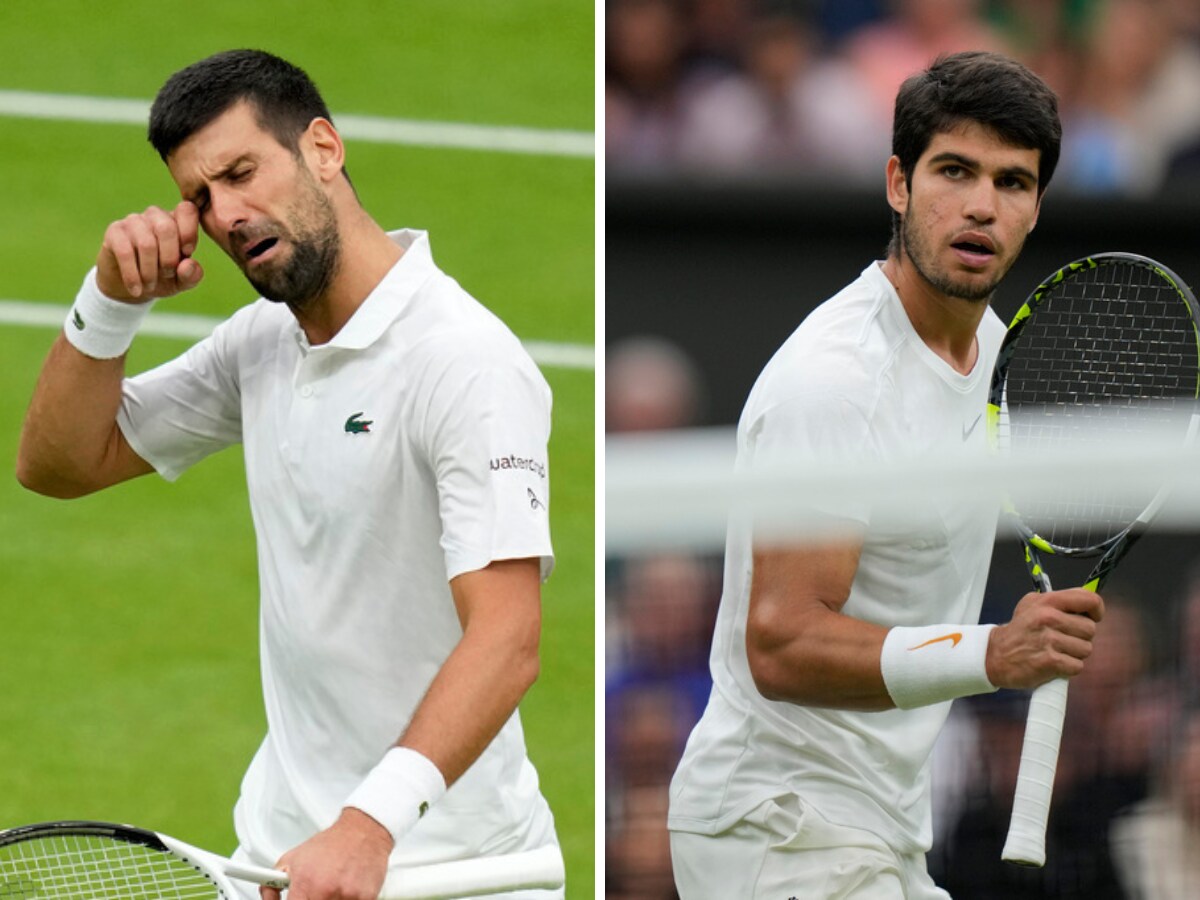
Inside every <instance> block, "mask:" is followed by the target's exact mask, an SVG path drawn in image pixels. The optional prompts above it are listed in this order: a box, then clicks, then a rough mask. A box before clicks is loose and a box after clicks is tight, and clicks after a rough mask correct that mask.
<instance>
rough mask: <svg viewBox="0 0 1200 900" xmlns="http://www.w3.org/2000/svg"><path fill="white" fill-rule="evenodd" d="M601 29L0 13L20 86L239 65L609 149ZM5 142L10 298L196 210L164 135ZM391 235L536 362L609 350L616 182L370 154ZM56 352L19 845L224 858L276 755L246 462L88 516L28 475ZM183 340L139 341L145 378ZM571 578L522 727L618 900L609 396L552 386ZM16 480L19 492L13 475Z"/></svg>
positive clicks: (8, 629) (28, 504)
mask: <svg viewBox="0 0 1200 900" xmlns="http://www.w3.org/2000/svg"><path fill="white" fill-rule="evenodd" d="M592 18H593V7H592V6H591V5H582V4H577V3H574V2H569V3H561V2H551V0H535V2H521V3H517V2H515V0H514V2H500V0H475V2H470V3H457V4H447V3H442V2H431V0H427V2H407V3H403V4H401V3H395V2H390V0H389V2H384V0H349V2H345V3H340V4H329V3H326V2H320V3H317V2H305V3H299V2H291V3H286V2H278V3H254V4H248V3H245V2H237V3H233V2H228V0H208V2H206V3H205V4H202V5H197V6H184V7H178V8H168V7H165V6H163V4H161V2H156V3H149V2H145V0H131V2H126V3H122V4H119V5H117V6H115V7H114V6H112V5H111V4H110V5H104V4H95V3H92V2H84V0H71V2H68V0H46V2H41V3H37V4H35V3H30V2H23V0H14V2H11V3H5V4H2V5H0V54H2V58H4V60H5V64H4V66H3V67H0V89H21V90H38V91H57V92H71V93H87V94H95V95H104V96H125V97H139V98H147V99H148V98H149V97H150V96H151V95H152V94H153V93H154V91H155V90H156V89H157V87H158V85H159V83H160V82H161V80H162V79H163V78H164V77H165V76H166V75H168V74H169V73H170V72H171V71H173V70H174V69H176V68H178V67H180V66H182V65H186V64H187V63H188V62H191V61H193V60H194V59H196V58H199V57H200V56H202V55H204V54H205V53H207V52H209V51H211V50H215V49H219V48H222V47H232V46H263V47H266V48H267V49H272V50H275V51H276V52H279V53H281V54H283V55H285V56H289V57H291V58H293V59H294V60H295V61H296V62H298V63H300V64H301V65H303V66H305V67H306V68H307V69H308V70H309V71H310V73H311V74H313V75H314V77H315V78H316V80H317V81H318V83H319V84H320V85H322V87H323V88H324V90H325V93H326V96H327V99H328V100H329V102H330V105H331V107H332V108H333V109H334V112H335V114H336V113H337V112H338V111H342V112H355V113H368V114H377V115H396V116H406V117H413V118H428V119H436V120H443V121H460V122H477V123H496V124H504V125H521V126H532V127H550V128H572V129H586V130H590V129H591V127H592V121H593V113H592V106H593V89H592V72H593V65H592V46H593V25H592ZM3 124H4V126H5V127H4V128H3V129H0V191H2V192H3V194H4V197H5V203H4V204H3V205H2V206H0V298H12V299H26V300H39V301H49V302H55V303H65V302H67V301H68V300H69V299H70V298H71V297H72V296H73V295H74V293H75V291H76V289H77V287H78V284H79V281H80V278H81V277H82V275H83V273H84V272H85V271H86V269H87V267H88V266H89V265H91V263H92V261H93V259H94V257H95V254H96V250H97V248H98V246H99V241H100V238H101V235H102V233H103V230H104V227H105V226H106V225H107V223H108V222H109V221H111V220H112V219H115V218H117V217H120V216H122V215H124V214H126V213H127V212H130V211H135V210H140V209H142V208H144V207H145V206H147V205H149V204H151V203H155V204H159V205H166V204H172V203H174V202H175V200H176V191H175V187H174V185H173V184H172V183H171V181H170V179H169V177H168V176H167V174H166V172H165V170H164V169H163V168H162V166H161V164H160V163H159V161H158V159H157V157H156V156H155V155H154V154H153V152H152V151H151V150H150V148H149V147H148V145H147V144H146V142H145V140H144V137H143V135H142V133H141V132H140V130H139V129H138V128H135V127H130V126H120V125H86V124H80V123H68V122H42V121H33V120H21V119H8V120H5V121H4V122H3ZM348 149H349V165H350V170H351V173H352V175H353V177H354V180H355V184H356V185H357V187H358V189H359V191H360V194H361V195H362V198H363V201H364V204H365V205H366V206H367V208H368V209H369V210H370V211H371V212H372V214H373V215H374V216H375V217H376V219H377V220H378V221H379V222H380V223H381V224H383V225H385V227H389V228H391V227H402V226H409V227H420V228H428V229H430V232H431V236H432V242H433V249H434V254H435V258H436V259H437V261H438V262H439V264H440V265H441V266H442V268H444V269H445V270H446V271H447V272H449V273H450V274H451V275H453V276H454V277H456V278H457V279H458V280H459V281H460V282H461V283H462V284H463V285H464V286H465V287H467V288H468V290H470V291H471V292H472V293H474V294H475V295H476V296H477V297H478V298H479V299H480V300H481V301H483V302H484V303H485V304H487V305H488V306H490V307H491V308H492V309H493V310H495V311H496V312H497V313H498V314H499V315H500V316H501V317H502V318H504V319H505V320H506V321H507V322H508V323H509V324H510V326H511V327H512V328H513V329H514V331H516V332H517V334H518V335H519V336H521V337H522V338H524V339H527V340H541V341H560V342H571V343H584V344H590V343H592V342H593V340H594V321H595V319H594V312H593V310H594V298H593V283H594V263H593V260H594V256H593V221H594V212H593V185H594V179H593V168H594V166H593V162H592V161H591V160H579V159H561V158H552V157H541V156H518V155H511V154H501V153H486V152H470V151H441V150H431V149H417V148H408V147H393V146H384V145H378V144H364V143H359V142H350V144H349V148H348ZM199 256H200V258H201V259H202V261H203V262H204V264H205V266H206V270H207V273H208V274H207V277H206V280H205V283H204V284H202V285H201V286H200V287H199V288H197V289H196V290H195V291H193V292H191V293H189V294H188V295H186V296H184V297H181V298H178V299H176V300H173V301H170V302H169V303H164V304H163V308H168V309H173V310H178V311H185V312H198V313H204V314H208V315H222V316H223V315H227V314H228V313H230V312H231V311H232V310H233V309H235V308H237V307H238V306H240V305H242V304H243V303H245V302H247V301H248V300H250V299H251V298H252V291H251V289H250V288H249V287H248V286H247V285H245V283H244V282H243V281H242V279H241V276H240V275H239V274H238V273H237V272H236V271H235V270H234V269H233V267H232V266H231V265H230V264H229V263H228V261H227V260H225V259H224V258H223V257H221V255H220V254H219V253H216V252H215V250H214V248H213V247H212V246H211V245H209V246H207V247H205V246H204V244H203V242H202V245H201V250H200V252H199ZM53 337H54V335H53V332H52V331H51V330H49V329H31V328H21V327H15V326H3V325H0V571H2V572H3V573H4V576H5V577H4V579H3V581H2V582H0V612H2V615H0V623H2V625H0V686H2V687H0V827H4V826H7V825H15V824H20V823H24V822H30V821H36V820H43V819H52V818H68V817H94V818H101V819H117V820H125V821H131V822H134V823H136V824H142V825H146V826H149V827H154V828H158V829H160V830H164V831H167V832H171V833H175V834H177V835H178V836H180V837H182V838H184V839H185V840H189V841H192V842H194V843H200V844H205V845H209V846H211V847H213V848H214V849H229V848H230V847H231V846H232V843H233V840H234V838H233V829H232V822H231V808H232V804H233V801H234V799H235V798H236V796H237V791H238V784H239V782H240V779H241V776H242V773H243V771H244V769H245V766H246V764H247V763H248V762H249V759H250V757H251V755H252V753H253V752H254V749H255V748H256V747H257V745H258V742H259V741H260V740H261V738H262V734H263V727H264V724H263V715H262V707H261V699H260V696H259V677H258V654H257V647H258V645H257V634H256V628H257V593H258V591H257V573H256V567H255V556H254V536H253V528H252V525H251V522H250V516H249V512H248V504H247V499H246V487H245V479H244V476H243V474H242V466H241V457H240V454H239V453H238V452H237V451H236V450H231V451H227V452H225V453H222V454H218V455H217V456H215V457H213V458H211V459H209V460H206V461H205V462H204V463H202V464H201V465H199V466H197V467H196V468H195V469H194V470H192V471H189V472H188V473H187V474H186V475H185V476H184V477H183V478H181V479H180V480H179V482H178V483H176V484H173V485H168V484H166V483H165V482H163V481H161V480H160V479H158V478H156V477H153V476H151V477H149V478H145V479H139V480H138V481H135V482H133V483H130V484H128V485H123V486H121V487H119V488H116V489H113V490H111V491H107V492H104V493H102V494H100V495H97V496H94V497H88V498H84V499H82V500H77V501H70V502H61V501H54V500H49V499H46V498H42V497H37V496H34V495H32V494H29V493H28V492H25V491H23V490H22V489H21V488H20V487H19V486H18V485H17V484H16V482H15V480H14V479H13V478H12V476H11V473H12V471H13V465H14V461H15V453H16V444H17V437H18V434H19V429H20V423H21V419H22V417H23V415H24V411H25V407H26V404H27V403H28V399H29V396H30V393H31V391H32V388H33V384H34V381H35V379H36V377H37V372H38V370H39V369H40V366H41V361H42V359H43V358H44V356H45V353H46V351H47V349H48V348H49V345H50V343H51V341H52V340H53ZM185 346H186V344H185V343H183V342H180V341H174V340H167V339H153V338H140V339H139V340H138V341H137V342H136V343H135V345H134V349H133V352H132V353H131V356H130V369H131V370H133V371H138V370H141V369H144V368H146V367H148V366H150V365H153V364H155V363H157V362H158V361H160V360H163V359H167V358H169V357H171V356H174V355H176V354H177V353H179V352H180V351H181V350H182V349H183V348H184V347H185ZM546 376H547V379H548V380H549V382H550V385H551V387H552V388H553V390H554V433H553V437H552V440H551V460H552V478H553V484H552V496H553V502H552V505H551V511H552V516H553V521H552V525H553V538H554V544H555V550H556V554H557V568H556V571H555V574H554V576H553V577H552V578H551V579H550V581H549V582H548V583H547V585H546V587H545V590H544V607H545V612H544V636H543V641H542V657H543V665H542V676H541V678H540V679H539V681H538V683H537V684H536V685H535V686H534V688H533V690H532V691H531V692H530V694H529V696H528V697H527V698H526V701H525V703H524V704H523V705H522V716H523V719H524V722H525V730H526V735H527V739H528V743H529V747H530V755H531V757H532V758H533V760H534V763H535V764H536V765H537V767H538V769H539V772H540V774H541V777H542V785H543V790H544V792H545V793H546V796H547V798H548V799H549V801H550V804H551V807H552V808H553V809H554V812H555V817H556V820H557V823H558V828H559V835H560V837H561V839H562V842H563V845H564V850H565V852H566V857H567V866H568V877H569V880H570V885H571V887H570V893H569V896H570V897H571V898H572V900H575V898H587V897H592V896H593V884H594V859H593V851H594V846H595V834H594V796H595V793H594V792H595V775H594V771H593V768H594V766H593V763H594V758H595V755H594V702H593V701H594V677H595V676H594V667H595V659H594V616H595V601H594V596H593V594H594V590H593V585H594V571H595V569H594V565H595V564H594V558H593V550H594V519H593V514H594V496H593V495H594V447H595V431H594V409H595V406H594V399H593V398H594V382H595V379H594V374H593V373H592V372H590V371H586V372H584V371H571V370H562V369H547V370H546ZM6 472H7V473H10V474H8V475H5V474H4V473H6Z"/></svg>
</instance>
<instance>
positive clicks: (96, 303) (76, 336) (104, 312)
mask: <svg viewBox="0 0 1200 900" xmlns="http://www.w3.org/2000/svg"><path fill="white" fill-rule="evenodd" d="M153 305H154V301H153V300H151V301H149V302H147V303H122V302H121V301H120V300H113V299H111V298H109V297H106V296H104V294H102V293H101V292H100V288H99V287H98V286H97V285H96V270H95V269H94V268H93V269H92V270H91V271H90V272H88V274H87V277H86V278H84V279H83V287H81V288H80V289H79V293H78V294H77V295H76V297H75V303H74V305H72V307H71V311H70V312H69V313H67V321H66V322H65V323H64V325H63V332H64V334H65V335H66V337H67V340H68V341H69V342H70V343H71V346H73V347H74V348H75V349H76V350H78V351H79V352H80V353H82V354H84V355H85V356H90V357H92V359H116V358H117V357H118V356H122V355H123V354H124V353H125V351H126V350H128V349H129V345H130V344H132V343H133V336H134V335H135V334H136V333H137V330H138V326H140V325H141V324H142V320H143V319H144V318H146V313H148V312H149V311H150V307H151V306H153Z"/></svg>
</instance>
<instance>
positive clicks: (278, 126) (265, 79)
mask: <svg viewBox="0 0 1200 900" xmlns="http://www.w3.org/2000/svg"><path fill="white" fill-rule="evenodd" d="M243 100H245V101H247V102H249V103H250V105H251V106H252V107H253V109H254V113H255V117H256V118H257V120H258V124H259V126H260V127H262V129H263V130H264V131H267V132H269V133H270V134H271V135H273V136H274V138H275V140H277V141H278V142H279V143H280V144H281V145H282V146H284V147H286V148H287V149H289V150H291V151H292V152H293V153H296V154H298V153H299V148H300V135H301V134H303V133H304V131H305V129H307V128H308V126H309V123H310V122H312V120H313V119H315V118H318V117H319V118H324V119H328V120H329V121H331V122H332V121H333V118H332V116H330V114H329V108H328V107H327V106H326V105H325V101H324V100H323V99H322V98H321V94H320V92H319V91H318V90H317V86H316V85H315V84H314V83H313V81H312V79H311V78H309V77H308V74H307V73H305V71H304V70H303V69H301V68H299V67H298V66H295V65H292V63H290V62H287V61H286V60H283V59H280V58H279V57H278V56H274V55H272V54H270V53H267V52H266V51H263V50H226V51H224V52H221V53H216V54H214V55H212V56H209V57H206V58H205V59H202V60H200V61H199V62H195V63H192V64H191V65H190V66H188V67H187V68H185V69H181V70H180V71H178V72H176V73H175V74H174V75H172V76H171V77H170V78H168V79H167V82H166V84H164V85H163V86H162V88H161V89H160V90H159V92H158V96H156V97H155V98H154V103H153V105H152V106H151V107H150V128H149V134H148V137H149V139H150V143H151V144H153V145H154V149H155V150H157V151H158V155H159V156H160V157H162V159H163V160H164V161H166V158H167V156H169V155H170V154H171V153H172V152H173V151H174V150H176V149H177V148H178V147H179V145H180V144H182V143H183V142H184V141H186V140H187V139H188V138H190V137H191V136H192V135H193V134H195V133H196V132H197V131H199V130H200V129H201V128H203V127H204V126H206V125H208V124H209V123H210V122H212V121H213V120H214V119H216V118H217V117H218V116H220V115H221V114H222V113H224V112H225V111H226V110H228V109H229V108H230V107H232V106H233V105H234V104H236V103H239V102H240V101H243Z"/></svg>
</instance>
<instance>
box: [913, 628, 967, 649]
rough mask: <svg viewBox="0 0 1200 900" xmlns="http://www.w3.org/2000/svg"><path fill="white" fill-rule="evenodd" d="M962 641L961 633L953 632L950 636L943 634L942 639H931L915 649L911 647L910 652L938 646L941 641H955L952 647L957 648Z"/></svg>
mask: <svg viewBox="0 0 1200 900" xmlns="http://www.w3.org/2000/svg"><path fill="white" fill-rule="evenodd" d="M961 640H962V632H961V631H952V632H950V633H949V634H943V635H942V636H941V637H935V638H930V639H929V640H927V641H926V642H925V643H923V644H917V646H915V647H909V648H908V649H909V650H920V649H921V648H922V647H928V646H929V645H930V644H936V643H938V642H939V641H953V643H952V644H951V646H952V647H957V646H958V642H959V641H961Z"/></svg>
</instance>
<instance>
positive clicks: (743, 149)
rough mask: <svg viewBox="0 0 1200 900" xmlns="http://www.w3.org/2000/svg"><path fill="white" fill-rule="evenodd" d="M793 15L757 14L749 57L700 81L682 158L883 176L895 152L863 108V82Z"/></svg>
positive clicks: (711, 165) (684, 120)
mask: <svg viewBox="0 0 1200 900" xmlns="http://www.w3.org/2000/svg"><path fill="white" fill-rule="evenodd" d="M818 41H819V38H818V35H817V34H816V33H815V32H814V31H813V29H812V28H811V27H810V26H809V25H808V24H807V23H806V22H805V21H803V20H801V19H799V18H796V17H794V16H790V15H777V16H770V17H762V18H760V19H758V20H757V21H756V22H755V23H754V25H753V26H752V27H751V28H750V29H749V30H748V32H747V39H746V44H745V66H744V70H742V71H734V72H730V73H729V74H727V75H725V76H724V77H722V78H717V79H713V80H711V81H708V82H706V83H705V84H703V85H701V86H699V87H698V88H697V89H696V91H695V93H694V95H693V96H692V97H691V98H690V100H689V102H688V103H687V105H686V108H685V109H684V110H683V113H682V116H681V118H680V135H679V144H678V151H679V161H680V164H681V165H682V166H686V167H688V168H700V169H709V170H722V171H731V170H742V171H753V172H756V173H762V172H763V171H764V170H765V171H767V172H768V173H775V174H779V173H781V172H782V173H787V174H788V175H797V174H798V175H801V176H804V175H807V176H809V177H813V176H814V175H815V176H819V177H824V176H826V175H828V174H830V173H833V174H836V175H839V176H841V177H843V178H846V179H847V180H849V181H865V180H869V179H875V180H878V179H879V178H880V177H881V171H882V165H883V161H884V160H886V159H887V157H888V153H889V146H888V139H887V133H886V131H880V130H879V129H878V128H877V127H876V123H875V122H874V120H873V119H872V118H871V117H869V116H864V115H863V112H862V111H863V109H864V108H866V107H867V106H868V105H869V103H870V100H871V98H870V95H869V93H868V92H867V89H866V86H865V84H864V83H863V82H862V81H861V79H859V78H858V76H857V74H856V73H855V71H854V70H853V69H852V68H851V67H850V66H849V65H847V64H846V63H845V62H843V61H841V60H838V59H825V58H823V57H821V55H820V52H819V43H818Z"/></svg>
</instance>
